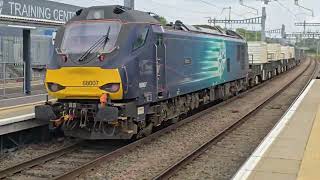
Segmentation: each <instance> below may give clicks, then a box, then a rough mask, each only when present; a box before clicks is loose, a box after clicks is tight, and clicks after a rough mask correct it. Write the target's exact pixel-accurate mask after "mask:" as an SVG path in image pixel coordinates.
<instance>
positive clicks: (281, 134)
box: [233, 80, 320, 180]
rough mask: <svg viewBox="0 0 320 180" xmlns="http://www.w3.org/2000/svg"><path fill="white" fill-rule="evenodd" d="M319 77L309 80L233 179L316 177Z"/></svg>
mask: <svg viewBox="0 0 320 180" xmlns="http://www.w3.org/2000/svg"><path fill="white" fill-rule="evenodd" d="M319 90H320V80H312V81H311V82H310V84H309V85H308V87H307V88H306V89H305V90H304V92H303V93H302V94H301V95H300V96H299V98H297V99H296V101H295V102H294V103H293V104H292V105H291V107H290V108H289V110H288V111H287V112H286V113H285V115H284V116H283V117H282V118H281V120H280V121H279V122H278V124H277V125H276V126H275V127H274V128H273V130H272V131H271V132H270V133H269V134H268V135H267V136H266V138H265V139H264V140H263V142H262V143H261V144H260V145H259V146H258V148H257V149H256V150H255V151H254V153H253V154H252V155H251V156H250V158H248V159H247V161H246V162H245V163H244V164H243V166H242V167H241V168H240V169H239V171H238V172H237V173H236V175H235V176H234V177H233V180H245V179H247V180H294V179H298V180H316V179H320V140H319V139H320V93H319V92H320V91H319Z"/></svg>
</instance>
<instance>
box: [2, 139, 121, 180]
mask: <svg viewBox="0 0 320 180" xmlns="http://www.w3.org/2000/svg"><path fill="white" fill-rule="evenodd" d="M93 143H96V142H86V141H78V142H75V143H73V144H71V145H68V146H65V147H63V148H60V149H58V150H56V151H54V152H51V153H48V154H46V155H43V156H40V157H37V158H35V159H31V160H29V161H25V162H22V163H20V164H17V165H15V166H12V167H10V168H7V169H4V170H2V171H0V179H23V180H24V179H55V178H56V177H58V176H60V175H61V174H63V173H65V172H68V171H72V169H74V168H76V167H79V166H81V165H82V164H86V163H87V162H90V161H92V160H94V159H97V158H99V157H100V156H103V155H105V154H106V153H109V152H111V151H113V150H115V149H117V148H119V147H121V146H123V145H124V144H123V143H121V142H120V143H119V142H117V143H115V145H110V144H113V143H106V144H109V145H105V144H102V145H101V143H97V144H98V145H96V144H93Z"/></svg>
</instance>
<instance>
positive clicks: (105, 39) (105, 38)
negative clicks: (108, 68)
mask: <svg viewBox="0 0 320 180" xmlns="http://www.w3.org/2000/svg"><path fill="white" fill-rule="evenodd" d="M109 35H110V26H109V27H108V32H107V34H106V35H104V36H102V37H101V38H99V39H98V40H97V41H96V42H95V43H94V44H93V45H92V46H91V47H89V49H88V50H87V51H86V52H84V53H83V54H82V55H81V57H80V58H79V59H78V61H79V62H81V61H83V60H84V59H85V58H86V57H87V56H88V55H89V54H91V53H92V52H93V50H96V49H100V48H103V47H105V46H106V44H107V43H108V41H109ZM101 45H102V46H101Z"/></svg>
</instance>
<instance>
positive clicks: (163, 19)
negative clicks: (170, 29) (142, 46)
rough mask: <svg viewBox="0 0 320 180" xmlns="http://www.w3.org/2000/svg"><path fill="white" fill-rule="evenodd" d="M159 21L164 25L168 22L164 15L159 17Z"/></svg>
mask: <svg viewBox="0 0 320 180" xmlns="http://www.w3.org/2000/svg"><path fill="white" fill-rule="evenodd" d="M159 21H160V23H161V24H162V25H164V26H165V25H167V23H168V21H167V19H166V18H165V17H163V16H160V17H159Z"/></svg>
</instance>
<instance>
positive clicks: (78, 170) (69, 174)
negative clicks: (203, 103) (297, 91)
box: [54, 61, 311, 180]
mask: <svg viewBox="0 0 320 180" xmlns="http://www.w3.org/2000/svg"><path fill="white" fill-rule="evenodd" d="M310 64H311V61H310V62H309V65H308V66H307V68H306V69H305V70H304V71H303V72H305V71H306V70H307V69H308V67H309V66H310ZM288 72H290V71H286V72H284V73H282V74H281V75H279V76H276V77H274V78H273V79H278V78H281V77H282V76H283V75H285V74H287V73H288ZM267 82H269V81H265V82H263V83H261V84H259V85H257V86H255V87H253V88H251V89H249V90H247V91H245V92H243V93H240V94H239V95H238V96H235V97H232V98H230V99H228V100H226V101H223V102H221V103H219V104H217V105H214V106H211V107H208V108H206V109H205V110H203V111H200V112H198V113H196V114H194V115H192V116H190V117H187V118H185V119H183V120H181V121H179V122H177V123H175V124H173V125H170V126H168V127H166V128H164V129H161V130H159V131H157V132H155V133H153V134H151V135H149V136H147V137H145V138H143V139H140V140H137V141H135V142H133V143H130V144H129V145H126V146H123V147H121V148H119V149H117V150H115V151H113V152H110V153H108V154H106V155H103V156H100V157H99V158H97V159H95V160H93V161H91V162H88V163H86V164H84V165H82V166H80V167H78V168H76V169H73V170H72V171H69V172H67V173H65V174H62V175H61V176H59V177H55V178H54V179H56V180H65V179H68V180H69V179H75V178H76V177H78V176H80V175H81V174H83V173H84V172H85V171H86V170H89V169H90V170H93V169H95V168H96V167H97V165H99V164H101V163H103V162H108V161H112V160H114V159H115V158H117V157H119V156H121V155H123V154H125V153H128V152H130V151H132V150H134V149H135V148H137V147H138V146H141V145H143V144H146V143H149V142H151V141H152V140H154V139H156V138H158V137H160V136H162V135H163V134H166V133H168V132H170V131H173V130H175V129H177V128H179V127H181V126H182V125H184V124H187V123H189V122H191V121H194V120H196V119H198V118H199V117H201V116H204V115H206V114H208V113H210V112H212V111H213V110H215V109H217V108H219V107H222V106H224V105H226V104H229V103H231V102H232V101H234V100H236V99H239V98H241V97H243V96H245V95H246V94H249V93H250V92H252V91H254V90H256V89H259V88H261V87H263V86H264V85H265V84H266V83H267Z"/></svg>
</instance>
